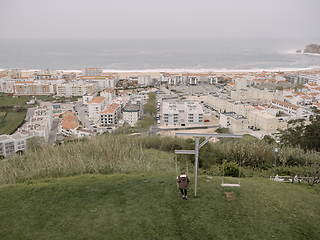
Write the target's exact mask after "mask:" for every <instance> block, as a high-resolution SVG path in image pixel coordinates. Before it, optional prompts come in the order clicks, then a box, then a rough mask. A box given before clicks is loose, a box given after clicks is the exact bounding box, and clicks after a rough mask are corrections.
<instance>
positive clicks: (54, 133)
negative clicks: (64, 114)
mask: <svg viewBox="0 0 320 240" xmlns="http://www.w3.org/2000/svg"><path fill="white" fill-rule="evenodd" d="M58 126H59V119H54V120H53V122H52V128H51V131H50V134H49V140H48V144H49V145H53V144H54V143H55V141H56V138H57V130H58Z"/></svg>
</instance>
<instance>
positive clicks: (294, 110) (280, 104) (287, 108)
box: [271, 99, 303, 117]
mask: <svg viewBox="0 0 320 240" xmlns="http://www.w3.org/2000/svg"><path fill="white" fill-rule="evenodd" d="M271 106H273V107H277V108H279V110H280V111H281V112H284V113H286V114H288V115H290V116H293V117H297V116H299V115H301V114H299V113H300V112H303V110H302V109H300V107H299V106H297V105H294V104H292V103H287V102H284V101H281V100H278V99H273V100H272V102H271ZM299 109H300V111H299Z"/></svg>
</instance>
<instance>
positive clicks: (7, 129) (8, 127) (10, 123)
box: [0, 109, 27, 135]
mask: <svg viewBox="0 0 320 240" xmlns="http://www.w3.org/2000/svg"><path fill="white" fill-rule="evenodd" d="M6 111H7V115H6V117H5V118H4V119H3V121H2V122H1V123H0V135H1V134H10V133H13V131H14V130H15V129H16V128H17V127H18V126H19V124H20V123H22V121H23V120H24V119H25V117H26V114H27V110H26V109H25V110H23V111H22V112H16V111H13V110H11V109H10V110H6Z"/></svg>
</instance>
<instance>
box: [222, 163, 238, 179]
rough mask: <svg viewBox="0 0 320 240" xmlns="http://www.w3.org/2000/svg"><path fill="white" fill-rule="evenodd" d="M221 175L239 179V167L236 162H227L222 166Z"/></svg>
mask: <svg viewBox="0 0 320 240" xmlns="http://www.w3.org/2000/svg"><path fill="white" fill-rule="evenodd" d="M220 171H221V174H222V175H224V176H230V177H239V166H238V164H236V163H235V162H227V161H226V160H225V161H224V163H223V164H222V166H220Z"/></svg>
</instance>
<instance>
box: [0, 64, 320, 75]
mask: <svg viewBox="0 0 320 240" xmlns="http://www.w3.org/2000/svg"><path fill="white" fill-rule="evenodd" d="M319 68H320V65H319V66H308V67H305V68H269V69H268V68H250V69H231V68H220V69H217V68H197V69H195V68H159V69H155V68H151V69H130V70H125V69H102V70H103V72H105V73H158V72H169V73H183V72H191V73H207V72H212V73H228V72H239V73H242V72H263V71H267V72H278V71H280V72H287V71H304V70H313V69H319ZM12 69H16V68H12ZM5 70H8V69H0V71H5ZM18 70H20V71H21V72H35V71H41V70H43V69H18ZM52 70H56V71H62V72H75V73H81V72H82V70H80V69H73V70H72V69H52Z"/></svg>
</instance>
